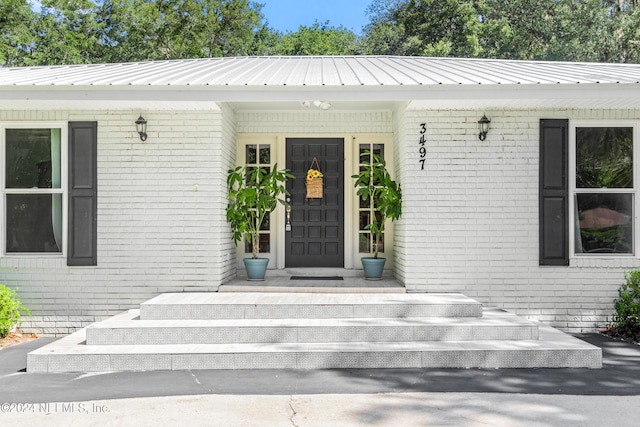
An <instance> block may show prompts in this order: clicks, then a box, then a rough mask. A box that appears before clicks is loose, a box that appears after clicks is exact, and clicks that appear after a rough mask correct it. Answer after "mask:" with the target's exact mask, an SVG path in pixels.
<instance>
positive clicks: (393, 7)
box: [363, 0, 480, 57]
mask: <svg viewBox="0 0 640 427" xmlns="http://www.w3.org/2000/svg"><path fill="white" fill-rule="evenodd" d="M474 3H475V2H473V1H470V0H468V1H459V0H395V1H394V0H391V1H389V0H375V1H374V3H373V4H372V5H371V7H370V14H371V15H372V21H371V23H370V24H369V25H368V26H367V27H366V28H365V37H364V40H363V43H364V51H365V53H367V54H389V55H425V56H461V57H465V56H466V57H473V56H478V54H479V49H480V47H479V38H478V30H479V28H480V21H479V20H478V13H477V10H476V7H475V4H474Z"/></svg>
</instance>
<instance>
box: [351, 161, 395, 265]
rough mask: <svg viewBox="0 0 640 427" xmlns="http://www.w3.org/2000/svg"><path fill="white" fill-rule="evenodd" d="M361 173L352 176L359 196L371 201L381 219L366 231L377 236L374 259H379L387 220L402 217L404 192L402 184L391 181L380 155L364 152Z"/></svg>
mask: <svg viewBox="0 0 640 427" xmlns="http://www.w3.org/2000/svg"><path fill="white" fill-rule="evenodd" d="M361 156H362V157H363V158H364V160H363V161H362V163H361V164H362V166H361V168H360V173H359V174H357V175H352V176H351V178H355V179H356V181H355V183H354V186H355V187H356V188H358V192H357V195H358V196H359V197H360V198H361V199H362V200H364V201H367V200H371V201H372V202H373V206H374V208H375V210H376V211H377V212H379V213H380V217H379V218H375V219H372V221H371V222H370V223H369V225H367V226H366V229H368V230H369V231H371V234H372V235H373V236H375V239H374V242H375V243H374V258H378V242H380V238H381V237H382V233H384V229H385V224H386V221H387V219H389V220H391V221H395V220H397V219H400V216H401V215H402V190H401V188H400V184H398V183H397V182H396V181H394V180H393V179H391V174H389V171H388V170H387V163H386V161H385V160H384V159H383V158H382V157H381V156H379V155H378V154H375V153H371V152H369V151H364V152H363V153H362V154H361Z"/></svg>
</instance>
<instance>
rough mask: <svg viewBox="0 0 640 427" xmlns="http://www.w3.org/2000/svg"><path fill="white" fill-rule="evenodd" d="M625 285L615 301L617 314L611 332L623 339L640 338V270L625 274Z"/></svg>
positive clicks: (621, 287)
mask: <svg viewBox="0 0 640 427" xmlns="http://www.w3.org/2000/svg"><path fill="white" fill-rule="evenodd" d="M624 276H625V283H623V284H622V285H621V286H620V288H618V298H617V299H616V300H615V301H614V306H615V309H616V313H615V315H614V317H613V324H612V327H611V331H612V332H614V334H615V335H617V336H619V337H621V338H627V339H632V340H634V341H637V340H638V338H640V270H631V271H627V272H625V275H624Z"/></svg>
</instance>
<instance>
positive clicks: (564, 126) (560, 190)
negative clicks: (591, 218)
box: [539, 119, 569, 265]
mask: <svg viewBox="0 0 640 427" xmlns="http://www.w3.org/2000/svg"><path fill="white" fill-rule="evenodd" d="M568 148H569V121H568V120H549V119H542V120H540V242H539V243H540V265H569V213H568V209H569V178H568V176H569V175H568V168H569V159H568Z"/></svg>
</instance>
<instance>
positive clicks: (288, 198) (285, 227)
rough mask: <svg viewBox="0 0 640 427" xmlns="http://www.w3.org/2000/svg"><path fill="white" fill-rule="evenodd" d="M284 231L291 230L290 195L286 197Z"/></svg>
mask: <svg viewBox="0 0 640 427" xmlns="http://www.w3.org/2000/svg"><path fill="white" fill-rule="evenodd" d="M284 231H291V197H287V222H286V224H285V225H284Z"/></svg>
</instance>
